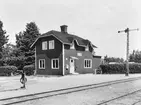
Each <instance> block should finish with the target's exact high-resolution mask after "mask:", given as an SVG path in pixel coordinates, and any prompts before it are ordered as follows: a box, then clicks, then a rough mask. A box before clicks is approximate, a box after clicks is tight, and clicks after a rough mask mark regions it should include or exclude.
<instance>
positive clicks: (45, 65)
mask: <svg viewBox="0 0 141 105" xmlns="http://www.w3.org/2000/svg"><path fill="white" fill-rule="evenodd" d="M41 60H43V61H44V67H40V61H41ZM45 64H46V62H45V59H39V69H45V66H46V65H45Z"/></svg>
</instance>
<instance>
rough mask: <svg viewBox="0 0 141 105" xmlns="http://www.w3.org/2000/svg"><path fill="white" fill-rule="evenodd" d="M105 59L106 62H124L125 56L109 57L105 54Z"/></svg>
mask: <svg viewBox="0 0 141 105" xmlns="http://www.w3.org/2000/svg"><path fill="white" fill-rule="evenodd" d="M104 61H105V62H106V63H110V62H117V63H123V62H124V59H123V58H116V57H108V56H107V55H106V56H104Z"/></svg>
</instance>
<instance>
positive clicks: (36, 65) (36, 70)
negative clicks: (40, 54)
mask: <svg viewBox="0 0 141 105" xmlns="http://www.w3.org/2000/svg"><path fill="white" fill-rule="evenodd" d="M36 74H37V54H36V46H35V72H34V75H36Z"/></svg>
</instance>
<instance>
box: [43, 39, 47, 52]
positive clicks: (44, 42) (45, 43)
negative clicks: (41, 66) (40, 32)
mask: <svg viewBox="0 0 141 105" xmlns="http://www.w3.org/2000/svg"><path fill="white" fill-rule="evenodd" d="M47 46H48V45H47V41H42V50H47Z"/></svg>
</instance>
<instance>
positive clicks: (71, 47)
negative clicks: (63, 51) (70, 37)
mask: <svg viewBox="0 0 141 105" xmlns="http://www.w3.org/2000/svg"><path fill="white" fill-rule="evenodd" d="M70 49H75V47H74V41H73V42H72V45H70Z"/></svg>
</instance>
